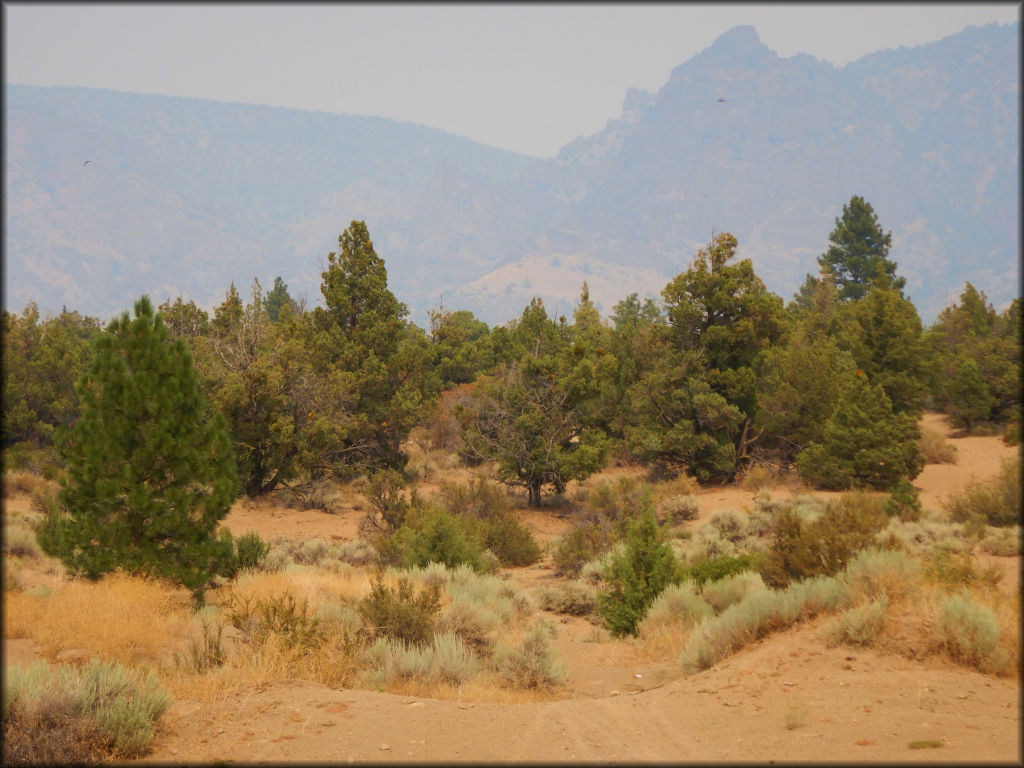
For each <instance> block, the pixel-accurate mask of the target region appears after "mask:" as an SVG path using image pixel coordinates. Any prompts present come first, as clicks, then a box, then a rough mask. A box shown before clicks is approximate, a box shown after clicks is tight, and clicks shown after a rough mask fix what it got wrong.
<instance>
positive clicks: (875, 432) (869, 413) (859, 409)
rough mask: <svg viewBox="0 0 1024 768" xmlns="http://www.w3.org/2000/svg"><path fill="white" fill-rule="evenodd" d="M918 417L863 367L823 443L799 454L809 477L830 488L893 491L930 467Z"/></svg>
mask: <svg viewBox="0 0 1024 768" xmlns="http://www.w3.org/2000/svg"><path fill="white" fill-rule="evenodd" d="M920 435H921V432H920V429H919V428H918V426H917V419H916V417H915V416H912V415H909V414H904V413H894V411H893V408H892V405H891V404H890V402H889V397H888V395H886V394H885V390H884V389H882V387H881V386H880V385H878V384H872V383H871V382H870V381H869V379H868V377H867V375H866V374H865V373H864V372H863V371H861V370H858V371H857V372H856V373H855V374H854V375H852V376H851V377H849V378H848V379H847V381H846V382H845V383H844V386H843V390H842V394H841V396H840V398H839V402H838V404H837V405H836V408H835V411H834V412H833V413H832V415H831V416H830V417H829V420H828V422H827V423H826V425H825V429H824V433H823V435H822V439H821V441H820V442H812V443H811V444H810V445H808V446H807V447H806V448H805V449H804V450H803V451H801V452H800V454H799V455H797V457H796V469H797V472H798V473H799V474H800V477H802V478H803V479H804V480H805V481H807V482H808V483H811V484H812V485H814V486H816V487H819V488H825V489H828V490H837V491H838V490H845V489H847V488H873V489H876V490H888V489H889V488H892V487H893V486H895V485H896V484H897V483H898V482H899V481H900V480H913V479H914V478H915V477H917V476H918V474H920V472H921V469H922V468H923V467H924V460H923V459H922V458H921V454H920V450H919V448H918V445H917V440H918V438H919V437H920Z"/></svg>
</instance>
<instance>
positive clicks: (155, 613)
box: [4, 574, 192, 666]
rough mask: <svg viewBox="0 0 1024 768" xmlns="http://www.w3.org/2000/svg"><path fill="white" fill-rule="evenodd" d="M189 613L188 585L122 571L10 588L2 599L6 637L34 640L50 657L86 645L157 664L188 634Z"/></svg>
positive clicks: (106, 654) (104, 656) (127, 660)
mask: <svg viewBox="0 0 1024 768" xmlns="http://www.w3.org/2000/svg"><path fill="white" fill-rule="evenodd" d="M191 614H192V611H191V606H190V598H189V593H188V591H187V590H185V589H183V588H175V587H172V586H170V585H168V584H166V583H164V582H159V581H155V580H147V579H141V578H137V577H133V576H126V575H124V574H111V575H109V576H106V577H105V578H103V579H101V580H99V581H97V582H89V581H70V582H63V583H61V584H58V585H57V586H55V587H54V588H52V589H51V590H50V591H49V593H48V594H45V595H42V594H30V593H23V592H9V593H8V594H7V595H6V599H5V601H4V621H5V628H6V629H5V632H6V635H7V637H11V638H19V637H21V638H30V639H32V640H34V641H35V642H36V643H37V645H38V646H39V648H40V652H41V653H42V654H43V656H44V657H46V658H48V659H49V660H51V661H53V660H55V659H56V656H57V654H58V653H60V652H61V651H62V650H71V649H82V650H85V651H88V652H89V653H90V654H93V655H95V656H97V657H99V658H100V660H102V661H116V662H120V663H121V664H124V665H145V666H159V665H160V664H161V663H163V662H165V661H166V660H167V659H168V657H169V656H170V654H171V653H172V652H173V649H175V648H177V647H179V646H180V645H181V644H182V643H183V642H184V641H185V640H186V639H187V637H188V633H189V626H190V623H191Z"/></svg>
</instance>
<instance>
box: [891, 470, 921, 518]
mask: <svg viewBox="0 0 1024 768" xmlns="http://www.w3.org/2000/svg"><path fill="white" fill-rule="evenodd" d="M882 511H883V512H885V514H887V515H888V516H889V517H898V518H899V519H900V520H920V519H921V514H922V510H921V496H920V494H919V493H918V492H917V488H915V487H914V485H913V484H912V483H911V482H910V481H909V480H907V479H906V478H901V479H900V480H897V481H896V483H895V485H893V486H892V488H890V489H889V498H888V499H887V500H886V502H885V505H884V506H883V507H882Z"/></svg>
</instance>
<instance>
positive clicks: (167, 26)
mask: <svg viewBox="0 0 1024 768" xmlns="http://www.w3.org/2000/svg"><path fill="white" fill-rule="evenodd" d="M1020 10H1021V6H1020V4H1019V3H993V4H985V3H970V4H956V3H934V4H932V3H912V4H906V5H902V4H893V3H869V4H847V3H828V4H820V5H819V4H806V3H801V4H781V3H780V4H771V3H757V4H751V5H746V4H739V3H717V4H691V3H679V4H670V3H669V4H666V3H657V4H650V5H640V4H621V5H619V4H594V5H588V4H565V5H558V4H520V3H512V4H480V5H475V4H472V5H468V4H460V5H442V4H432V3H429V4H415V3H413V4H394V5H384V4H376V3H374V4H348V3H336V4H335V3H319V4H310V5H299V4H274V3H260V4H252V5H246V4H244V3H243V4H224V5H220V4H212V3H211V4H207V3H194V4H193V3H189V4H158V3H139V4H132V3H128V4H123V3H118V4H111V5H97V4H91V3H90V4H86V3H70V4H54V3H18V2H5V3H3V13H4V25H3V28H4V80H5V83H16V84H22V85H65V86H88V87H93V88H111V89H115V90H121V91H133V92H138V93H158V94H166V95H175V96H190V97H195V98H205V99H216V100H219V101H233V102H243V103H252V104H264V105H269V106H279V107H291V108H297V109H307V110H318V111H325V112H336V113H342V114H350V115H372V116H379V117H387V118H392V119H395V120H404V121H410V122H414V123H420V124H422V125H427V126H430V127H432V128H439V129H441V130H444V131H447V132H449V133H454V134H457V135H459V136H464V137H466V138H470V139H473V140H474V141H479V142H482V143H484V144H488V145H490V146H494V147H500V148H503V149H509V150H513V151H516V152H521V153H524V154H528V155H533V156H536V157H551V156H554V155H555V154H556V153H557V152H558V150H559V149H560V148H561V147H562V146H564V145H565V144H568V143H569V142H570V141H572V140H573V139H576V138H577V137H579V136H587V135H590V134H593V133H596V132H597V131H599V130H601V129H602V128H603V127H604V125H605V124H606V123H607V122H608V120H611V119H614V118H616V117H618V116H619V115H620V114H621V111H622V102H623V99H624V98H625V95H626V91H627V90H628V89H629V88H634V87H635V88H642V89H644V90H647V91H651V92H656V91H657V90H658V89H659V88H661V86H663V85H664V84H665V83H666V82H667V80H668V78H669V76H670V74H671V71H672V69H673V68H674V67H676V66H678V65H679V64H682V63H683V62H685V61H687V60H688V59H690V58H692V57H693V56H695V55H696V54H698V53H700V52H701V51H702V50H704V49H705V48H707V47H709V46H710V45H711V44H712V43H714V41H715V40H716V39H717V38H718V37H719V36H720V35H722V34H724V33H725V32H727V31H728V30H729V29H731V28H733V27H735V26H738V25H742V24H750V25H753V26H754V27H755V29H756V30H757V33H758V35H759V37H760V38H761V41H762V42H763V43H764V44H765V45H767V46H768V47H769V48H771V49H772V50H774V51H775V52H776V53H778V54H779V55H780V56H784V57H788V56H792V55H794V54H797V53H809V54H811V55H813V56H815V57H817V58H818V59H821V60H824V61H828V62H830V63H832V64H834V65H836V66H842V65H844V64H847V63H848V62H850V61H853V60H855V59H858V58H860V57H861V56H863V55H865V54H867V53H871V52H873V51H876V50H882V49H887V48H898V47H900V46H914V45H921V44H924V43H929V42H933V41H935V40H939V39H941V38H943V37H947V36H949V35H951V34H955V33H956V32H959V31H960V30H961V29H963V28H964V27H966V26H969V25H976V26H981V25H984V24H988V23H990V22H999V23H1003V24H1007V23H1012V22H1015V21H1019V20H1020Z"/></svg>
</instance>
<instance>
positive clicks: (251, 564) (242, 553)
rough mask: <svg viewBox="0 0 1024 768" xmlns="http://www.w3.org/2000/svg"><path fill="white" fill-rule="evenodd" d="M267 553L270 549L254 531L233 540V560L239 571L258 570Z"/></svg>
mask: <svg viewBox="0 0 1024 768" xmlns="http://www.w3.org/2000/svg"><path fill="white" fill-rule="evenodd" d="M269 551H270V547H269V546H268V545H267V543H266V542H264V541H263V539H261V538H260V535H259V534H258V533H256V532H255V531H249V532H248V533H244V534H242V535H241V536H239V537H238V538H237V539H235V558H236V560H237V563H238V569H239V570H242V571H244V570H246V569H253V570H255V569H256V568H259V567H260V566H261V565H262V564H263V561H264V559H265V558H266V556H267V552H269Z"/></svg>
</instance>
